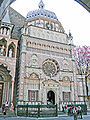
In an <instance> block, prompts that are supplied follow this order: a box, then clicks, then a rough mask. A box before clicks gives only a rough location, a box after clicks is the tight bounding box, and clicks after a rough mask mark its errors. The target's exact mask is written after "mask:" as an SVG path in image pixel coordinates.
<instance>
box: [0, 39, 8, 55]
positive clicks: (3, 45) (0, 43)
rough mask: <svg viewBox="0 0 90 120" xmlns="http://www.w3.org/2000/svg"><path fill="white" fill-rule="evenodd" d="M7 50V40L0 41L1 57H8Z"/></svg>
mask: <svg viewBox="0 0 90 120" xmlns="http://www.w3.org/2000/svg"><path fill="white" fill-rule="evenodd" d="M6 48H7V41H6V40H5V38H2V39H1V40H0V55H2V56H5V55H6Z"/></svg>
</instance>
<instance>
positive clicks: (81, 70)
mask: <svg viewBox="0 0 90 120" xmlns="http://www.w3.org/2000/svg"><path fill="white" fill-rule="evenodd" d="M83 73H84V69H83V64H81V65H80V75H81V79H82V89H83V101H84V104H86V101H85V87H84V80H83Z"/></svg>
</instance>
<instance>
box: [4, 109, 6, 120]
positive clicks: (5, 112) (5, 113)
mask: <svg viewBox="0 0 90 120" xmlns="http://www.w3.org/2000/svg"><path fill="white" fill-rule="evenodd" d="M3 115H4V118H6V109H4V111H3Z"/></svg>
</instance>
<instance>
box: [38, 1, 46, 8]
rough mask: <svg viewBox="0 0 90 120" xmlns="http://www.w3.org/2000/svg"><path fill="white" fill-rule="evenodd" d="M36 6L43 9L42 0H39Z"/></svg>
mask: <svg viewBox="0 0 90 120" xmlns="http://www.w3.org/2000/svg"><path fill="white" fill-rule="evenodd" d="M38 7H39V8H40V9H43V8H44V7H45V5H44V3H43V1H42V0H40V3H39V5H38Z"/></svg>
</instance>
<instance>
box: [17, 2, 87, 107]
mask: <svg viewBox="0 0 90 120" xmlns="http://www.w3.org/2000/svg"><path fill="white" fill-rule="evenodd" d="M38 7H39V9H38V10H34V11H30V12H28V14H27V17H26V21H25V24H24V27H23V28H22V37H21V53H20V71H19V86H18V87H17V89H18V97H17V98H18V100H17V101H18V104H23V102H24V103H25V102H26V103H27V102H28V103H29V104H38V103H41V104H49V103H51V104H58V107H59V109H60V108H61V106H62V104H68V103H75V102H79V103H80V102H83V98H82V97H78V95H79V94H83V93H82V90H83V88H82V87H81V88H80V85H81V86H82V82H81V81H80V78H78V75H76V74H77V70H76V65H75V61H74V53H73V50H74V47H75V46H74V44H73V40H72V39H73V37H72V35H71V33H69V35H67V34H66V33H65V31H64V28H63V26H62V24H61V23H60V22H59V20H58V18H57V16H56V14H55V13H54V12H51V11H48V10H46V9H44V7H45V5H44V3H43V1H42V0H41V1H40V3H39V5H38ZM84 89H85V88H84Z"/></svg>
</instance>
